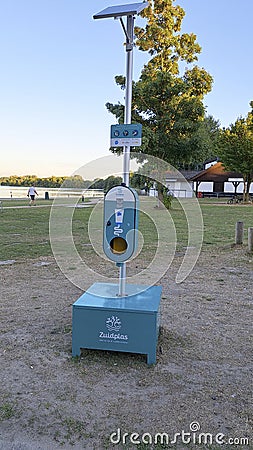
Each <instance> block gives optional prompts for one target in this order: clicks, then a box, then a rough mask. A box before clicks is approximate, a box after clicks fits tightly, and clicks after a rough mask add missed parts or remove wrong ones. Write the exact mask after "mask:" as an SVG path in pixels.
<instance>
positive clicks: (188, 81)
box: [106, 0, 214, 166]
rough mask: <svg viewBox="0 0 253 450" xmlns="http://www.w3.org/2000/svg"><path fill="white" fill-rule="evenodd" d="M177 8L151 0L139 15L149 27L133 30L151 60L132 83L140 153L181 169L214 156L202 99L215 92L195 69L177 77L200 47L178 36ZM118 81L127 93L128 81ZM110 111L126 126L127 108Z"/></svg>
mask: <svg viewBox="0 0 253 450" xmlns="http://www.w3.org/2000/svg"><path fill="white" fill-rule="evenodd" d="M173 3H174V0H166V1H165V0H154V1H151V0H149V7H148V8H146V9H144V10H143V11H142V13H141V14H142V16H143V17H145V18H146V19H147V24H146V27H145V28H139V27H136V28H135V34H136V36H137V41H136V45H137V46H138V47H139V49H140V50H143V51H147V52H149V54H150V55H151V56H152V58H151V59H150V61H149V62H148V63H147V64H146V65H145V66H144V68H143V70H142V72H141V76H140V79H139V80H138V81H137V82H133V99H132V122H138V123H141V124H142V125H143V140H142V147H141V148H139V149H138V150H140V151H141V152H143V153H148V154H152V155H154V156H157V157H159V158H161V159H163V160H165V161H168V162H170V163H172V164H174V165H176V166H180V164H182V163H188V164H191V163H192V164H194V162H195V161H199V160H200V159H202V160H203V159H205V158H207V157H209V156H210V155H211V154H212V153H214V149H213V145H212V141H211V140H210V139H209V141H208V139H205V142H204V143H203V142H202V139H201V138H202V137H203V131H204V127H203V122H204V120H205V107H204V105H203V98H204V96H205V95H206V94H207V93H208V92H210V90H211V87H212V77H211V75H210V74H208V73H207V72H206V71H205V70H204V69H203V68H199V67H197V66H193V67H192V68H189V67H188V66H187V67H185V70H184V73H183V74H182V75H179V72H180V70H179V69H180V63H182V62H184V63H186V64H189V63H192V62H194V61H196V60H197V57H198V54H199V53H200V51H201V47H200V46H199V44H198V43H197V42H196V35H194V34H185V33H184V34H180V30H181V25H182V20H183V17H184V14H185V13H184V10H183V9H182V8H181V7H180V6H178V5H176V6H174V5H173ZM115 80H116V83H117V84H118V85H119V86H120V88H121V89H123V90H124V89H125V77H123V76H116V77H115ZM106 107H107V109H108V111H110V112H111V113H112V114H113V115H114V116H115V117H116V119H117V120H118V122H119V123H123V121H124V105H122V104H121V103H118V104H111V103H107V104H106ZM201 131H202V133H201ZM207 132H208V127H207V128H206V129H205V133H207ZM207 143H208V145H207ZM112 151H115V152H118V149H112Z"/></svg>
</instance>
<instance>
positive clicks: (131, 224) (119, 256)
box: [103, 185, 138, 263]
mask: <svg viewBox="0 0 253 450" xmlns="http://www.w3.org/2000/svg"><path fill="white" fill-rule="evenodd" d="M103 229H104V236H103V250H104V253H105V255H106V256H107V257H108V258H109V259H110V260H111V261H114V262H116V263H122V262H125V261H127V260H129V259H130V258H131V256H133V255H134V253H135V252H136V250H137V244H138V242H137V237H138V196H137V193H136V192H135V191H134V190H133V189H131V188H129V187H127V186H124V185H120V186H115V187H113V188H111V189H110V190H109V191H108V192H107V194H106V195H105V199H104V227H103Z"/></svg>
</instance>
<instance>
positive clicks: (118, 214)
mask: <svg viewBox="0 0 253 450" xmlns="http://www.w3.org/2000/svg"><path fill="white" fill-rule="evenodd" d="M123 217H124V209H115V222H116V223H123Z"/></svg>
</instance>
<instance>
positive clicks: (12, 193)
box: [0, 186, 104, 199]
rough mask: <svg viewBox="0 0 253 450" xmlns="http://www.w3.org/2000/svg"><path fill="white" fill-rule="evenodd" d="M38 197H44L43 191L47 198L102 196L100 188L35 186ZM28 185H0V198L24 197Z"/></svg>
mask: <svg viewBox="0 0 253 450" xmlns="http://www.w3.org/2000/svg"><path fill="white" fill-rule="evenodd" d="M36 191H37V192H38V194H39V198H45V192H48V194H49V198H55V197H59V196H60V197H82V195H83V196H84V197H103V195H104V193H103V190H101V189H89V190H88V189H58V188H36ZM27 192H28V187H24V186H22V187H19V186H0V199H7V198H9V199H10V198H26V196H27Z"/></svg>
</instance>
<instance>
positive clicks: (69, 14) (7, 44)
mask: <svg viewBox="0 0 253 450" xmlns="http://www.w3.org/2000/svg"><path fill="white" fill-rule="evenodd" d="M137 2H138V0H137ZM127 3H134V0H129V1H128V0H124V1H123V2H120V1H118V0H115V1H113V0H93V1H85V0H22V1H21V0H8V1H5V0H0V5H1V9H0V11H1V15H0V65H1V66H0V176H9V175H25V174H35V175H37V176H39V177H47V176H51V175H56V176H60V175H64V176H65V175H71V174H72V173H74V172H75V171H76V170H78V168H79V167H82V166H83V165H85V164H87V163H88V162H89V161H94V160H96V159H97V158H100V157H104V156H107V155H110V152H109V147H110V126H111V125H112V124H115V123H116V122H115V118H114V116H112V115H111V114H110V113H108V111H107V109H106V107H105V103H106V102H108V101H109V102H111V103H117V102H118V101H120V102H124V99H123V92H122V91H121V90H120V89H119V88H118V87H117V86H116V84H115V81H114V77H115V75H120V74H122V75H125V71H126V68H125V60H126V52H125V49H124V41H125V37H124V34H123V31H122V28H121V26H120V23H119V21H118V20H114V19H101V20H94V19H93V15H94V14H95V13H97V12H99V11H101V10H102V9H104V8H106V7H107V6H112V5H119V4H127ZM174 4H179V5H180V6H182V7H183V8H184V10H185V13H186V15H185V18H184V20H183V27H182V32H189V33H190V32H193V33H195V34H196V35H197V41H198V43H199V44H200V45H201V47H202V53H201V55H200V56H199V60H198V63H197V64H198V65H199V66H200V67H204V68H205V69H206V70H207V71H208V72H209V73H210V74H211V75H212V76H213V78H214V84H213V89H212V92H211V93H210V94H208V95H207V96H206V97H205V99H204V104H205V105H206V112H207V114H209V115H212V116H213V117H214V118H215V119H217V120H219V121H220V123H221V125H222V126H225V127H227V126H229V125H230V124H231V123H233V122H234V121H235V120H236V118H237V117H239V116H246V115H247V113H248V111H249V110H250V107H249V102H250V101H251V100H253V93H252V73H253V58H252V36H251V34H252V33H251V27H252V17H253V1H252V0H242V1H241V2H238V0H175V1H174ZM135 23H136V25H139V26H144V25H145V21H144V20H143V19H141V18H140V17H137V18H136V20H135ZM146 61H147V55H146V54H145V53H143V52H140V51H139V50H138V49H137V48H135V49H134V79H135V80H137V79H138V78H139V75H140V71H141V69H142V67H143V65H144V63H145V62H146Z"/></svg>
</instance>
